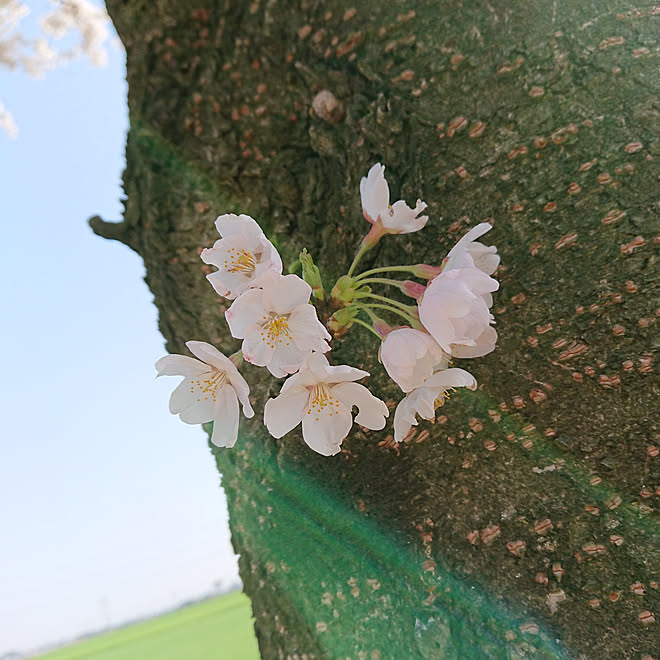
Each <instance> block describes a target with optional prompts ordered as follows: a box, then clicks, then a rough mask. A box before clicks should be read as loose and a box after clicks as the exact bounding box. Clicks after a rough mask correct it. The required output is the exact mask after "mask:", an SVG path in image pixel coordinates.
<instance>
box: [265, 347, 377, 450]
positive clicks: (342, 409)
mask: <svg viewBox="0 0 660 660" xmlns="http://www.w3.org/2000/svg"><path fill="white" fill-rule="evenodd" d="M368 375H369V374H368V373H367V372H366V371H362V370H361V369H354V368H353V367H349V366H347V365H341V366H335V367H331V366H330V365H329V363H328V360H327V359H326V358H325V356H324V355H322V354H321V353H312V354H311V355H310V356H309V358H308V359H307V360H306V361H305V364H304V365H303V366H302V367H301V369H300V372H299V373H297V374H295V375H294V376H291V377H290V378H289V379H287V381H286V382H285V383H284V385H283V387H282V390H281V391H280V394H279V396H277V397H276V398H275V399H269V400H268V401H267V403H266V407H265V409H264V422H265V424H266V427H267V428H268V431H269V433H270V434H271V435H272V436H274V437H275V438H281V437H282V436H283V435H285V434H286V433H288V432H289V431H291V430H292V429H294V428H295V427H296V426H298V424H300V423H301V422H302V434H303V439H304V440H305V442H306V443H307V444H308V445H309V446H310V447H311V448H312V449H313V450H314V451H316V452H318V453H319V454H323V456H332V455H334V454H337V453H339V450H340V447H341V443H342V442H343V440H344V438H345V437H346V436H347V435H348V433H349V431H350V430H351V426H352V425H353V417H352V414H351V410H352V408H353V406H357V408H358V410H359V411H358V414H357V416H356V417H355V421H356V422H357V423H358V424H360V425H362V426H365V427H367V428H369V429H373V430H374V431H378V430H380V429H382V428H383V427H384V426H385V418H386V417H387V416H388V415H389V410H388V409H387V406H386V405H385V403H384V402H383V401H381V400H380V399H378V398H376V397H375V396H374V395H373V394H371V392H369V390H368V389H367V388H366V387H364V385H359V384H358V383H355V382H353V381H356V380H359V379H360V378H364V377H365V376H368Z"/></svg>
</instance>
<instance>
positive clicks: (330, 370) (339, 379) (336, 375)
mask: <svg viewBox="0 0 660 660" xmlns="http://www.w3.org/2000/svg"><path fill="white" fill-rule="evenodd" d="M368 375H369V372H368V371H362V369H356V368H355V367H349V366H348V365H347V364H340V365H338V366H336V367H326V368H325V369H324V370H323V374H322V375H320V374H319V376H320V377H319V382H322V383H345V382H347V381H353V380H360V378H364V377H365V376H368Z"/></svg>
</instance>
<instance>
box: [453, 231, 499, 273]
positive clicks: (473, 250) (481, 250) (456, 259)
mask: <svg viewBox="0 0 660 660" xmlns="http://www.w3.org/2000/svg"><path fill="white" fill-rule="evenodd" d="M492 228H493V226H492V225H491V224H489V223H488V222H482V223H481V224H478V225H477V226H476V227H473V228H472V229H470V231H469V232H468V233H467V234H465V236H463V238H461V240H460V241H458V243H456V245H454V247H453V248H452V249H451V250H450V251H449V254H448V255H447V258H446V259H445V263H444V269H445V270H452V269H455V268H471V267H474V268H478V269H479V270H482V271H483V272H484V273H486V275H492V274H493V273H494V272H495V270H496V269H497V267H498V265H499V263H500V255H499V254H497V248H496V247H495V246H494V245H483V243H479V242H477V238H480V237H481V236H483V235H484V234H485V233H486V232H489V231H490V230H491V229H492Z"/></svg>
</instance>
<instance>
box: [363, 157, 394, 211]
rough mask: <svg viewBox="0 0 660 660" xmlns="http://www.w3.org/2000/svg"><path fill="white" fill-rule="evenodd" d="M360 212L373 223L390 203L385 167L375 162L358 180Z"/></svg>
mask: <svg viewBox="0 0 660 660" xmlns="http://www.w3.org/2000/svg"><path fill="white" fill-rule="evenodd" d="M360 198H361V201H362V212H363V213H364V216H365V217H366V218H367V220H369V222H371V223H375V222H376V221H377V220H378V217H379V216H380V215H381V213H385V212H386V211H387V209H388V207H389V204H390V189H389V186H388V185H387V181H386V179H385V167H384V166H383V165H381V164H380V163H376V164H375V165H373V166H372V167H371V169H370V170H369V173H368V174H367V176H366V177H362V179H361V180H360Z"/></svg>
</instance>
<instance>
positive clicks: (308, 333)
mask: <svg viewBox="0 0 660 660" xmlns="http://www.w3.org/2000/svg"><path fill="white" fill-rule="evenodd" d="M360 196H361V200H362V211H363V214H364V217H365V218H366V220H367V221H368V222H369V223H370V224H371V228H370V230H369V232H368V233H367V234H366V235H365V237H364V238H363V239H362V241H361V243H360V245H359V247H358V250H357V252H356V256H355V259H354V260H353V263H352V264H351V266H350V268H349V270H348V273H347V274H346V275H344V276H343V277H341V278H339V280H338V281H337V282H336V283H335V285H334V286H333V287H332V289H331V291H330V294H329V295H326V289H325V287H324V284H323V279H322V277H321V274H320V271H319V269H318V268H317V266H316V265H315V264H314V262H313V260H312V258H311V256H310V255H309V254H308V253H307V251H306V250H303V251H302V252H301V254H300V262H299V263H300V266H301V268H302V277H299V276H298V275H297V274H295V273H291V274H283V273H282V260H281V258H280V255H279V254H278V252H277V250H276V249H275V247H274V245H273V244H272V243H271V241H270V240H268V238H267V237H266V235H265V234H264V232H263V231H262V229H261V228H260V227H259V225H258V224H257V222H256V221H255V220H253V219H252V218H251V217H250V216H247V215H234V214H226V215H221V216H220V217H219V218H218V219H217V220H216V228H217V230H218V233H219V234H220V239H219V240H217V241H216V242H215V244H214V245H213V247H211V248H206V249H204V250H202V252H201V259H202V261H203V262H204V263H205V264H208V265H210V266H213V267H215V268H216V269H217V270H215V271H213V272H212V273H210V274H208V275H207V279H208V280H209V282H210V284H211V285H212V286H213V288H214V289H215V291H216V292H217V293H218V294H219V295H220V296H222V297H224V298H226V299H227V300H228V301H232V302H231V305H230V307H229V308H228V309H227V311H226V312H225V318H226V320H227V324H228V326H229V331H230V332H231V335H232V336H233V337H235V338H236V339H241V340H242V347H241V350H239V351H238V352H236V353H235V354H233V355H231V356H230V357H226V356H225V355H223V354H222V353H221V352H220V351H219V350H218V349H217V348H215V347H214V346H212V345H210V344H208V343H206V342H200V341H190V342H187V344H186V345H187V347H188V348H189V349H190V351H191V353H192V354H193V355H194V356H195V358H192V357H188V356H183V355H167V356H165V357H163V358H161V359H160V360H158V362H157V363H156V369H157V371H158V375H170V376H171V375H178V376H183V380H182V381H181V383H180V384H179V386H178V387H177V388H176V389H175V390H174V392H173V393H172V396H171V398H170V412H171V413H173V414H178V415H179V416H180V418H181V420H182V421H184V422H186V423H188V424H200V423H205V422H211V421H212V422H213V434H212V437H211V441H212V442H213V443H214V444H215V445H217V446H218V447H233V446H234V444H235V443H236V441H237V438H238V425H239V402H240V404H241V406H242V408H243V414H244V415H245V416H246V417H252V416H253V415H254V411H253V409H252V406H251V404H250V399H249V387H248V384H247V382H246V381H245V379H244V378H243V377H242V376H241V375H240V373H239V372H238V367H239V366H240V365H241V364H242V361H243V360H245V361H247V362H250V363H251V364H253V365H256V366H259V367H265V368H266V369H268V371H269V372H270V373H271V374H272V375H273V376H274V377H275V378H286V380H285V381H284V383H283V385H282V387H281V389H280V392H279V394H278V395H277V396H276V397H274V398H270V399H269V400H268V401H266V402H265V404H264V423H265V425H266V428H267V429H268V431H269V433H270V434H271V435H272V436H273V437H275V438H281V437H283V436H284V435H286V434H287V433H289V432H290V431H292V430H293V429H294V428H296V427H297V426H298V425H301V426H302V436H303V439H304V441H305V442H306V443H307V444H308V445H309V446H310V447H311V448H312V449H314V450H315V451H316V452H318V453H319V454H322V455H324V456H331V455H334V454H337V453H338V452H339V451H340V448H341V444H342V442H343V440H344V439H345V438H346V437H347V435H348V434H349V432H350V430H351V427H352V425H353V423H354V422H355V423H357V424H359V425H360V426H363V427H366V428H367V429H372V430H381V429H383V428H384V427H385V424H386V419H387V417H388V416H389V409H388V407H387V406H386V405H385V403H384V402H383V401H381V400H380V399H378V398H377V397H375V396H374V395H373V394H371V392H370V391H369V390H368V389H367V388H366V387H365V386H364V385H362V384H360V383H357V382H356V381H358V380H361V379H363V378H365V377H367V376H369V373H368V372H366V371H362V370H360V369H356V368H354V367H351V366H349V365H336V366H335V365H331V364H330V362H329V360H328V358H327V355H328V353H329V352H330V350H331V342H332V340H333V338H337V337H340V336H342V335H344V334H346V333H347V332H348V331H349V329H350V328H352V327H353V326H357V327H362V328H364V329H366V330H368V331H369V332H371V333H373V334H375V335H376V336H377V337H378V339H379V341H380V342H381V343H380V351H379V357H380V361H381V363H382V364H383V367H384V368H385V370H386V371H387V373H388V375H389V376H390V378H392V380H393V381H394V382H395V383H396V384H397V385H398V386H399V387H400V388H401V390H402V392H403V393H404V395H405V396H404V398H403V399H402V400H401V401H400V402H399V404H398V406H397V407H396V411H395V413H394V439H395V441H396V442H401V441H402V440H404V438H405V437H406V436H407V435H408V434H409V433H410V431H411V429H412V427H413V426H416V425H417V423H418V422H417V417H418V416H419V417H421V418H423V419H427V420H433V419H434V418H435V413H436V409H437V408H438V407H439V406H441V405H444V403H445V401H446V400H447V399H448V398H449V397H450V394H451V392H452V391H454V390H455V389H456V388H458V387H465V388H468V389H471V390H474V389H476V386H477V383H476V380H475V379H474V377H473V376H472V375H471V374H470V373H468V372H467V371H466V370H464V369H460V368H456V367H453V366H452V364H453V360H454V359H455V358H459V359H464V358H476V357H480V356H483V355H486V354H487V353H490V352H491V351H493V350H494V348H495V344H496V341H497V333H496V331H495V329H494V328H493V326H492V324H493V323H494V318H493V316H492V314H491V312H490V308H491V306H492V303H493V299H492V293H493V292H494V291H496V290H497V288H498V286H499V285H498V282H497V281H496V280H495V279H493V278H492V277H491V275H492V274H493V273H494V272H495V270H496V269H497V267H498V265H499V260H500V258H499V255H498V254H497V250H496V248H495V247H494V246H486V245H483V244H482V243H480V242H478V240H477V239H479V238H481V237H482V236H483V235H484V234H485V233H486V232H488V231H489V230H490V229H491V225H490V224H488V223H481V224H479V225H477V226H476V227H474V228H472V229H471V230H470V231H468V232H467V234H465V235H464V236H463V237H462V238H461V239H460V240H459V241H458V242H457V243H456V245H454V247H453V248H452V249H451V250H450V251H449V254H448V255H447V256H446V258H445V259H444V260H443V262H442V264H440V265H439V266H434V265H429V264H412V265H406V266H396V265H395V266H383V267H379V268H373V269H371V270H366V271H363V272H361V273H358V274H355V271H356V269H357V267H358V264H359V262H360V259H361V258H362V256H363V255H364V254H365V253H366V252H367V251H368V250H370V249H371V248H373V247H374V246H375V245H376V244H377V243H378V241H379V240H380V239H381V238H382V237H383V236H385V235H386V234H407V233H411V232H416V231H419V230H421V229H422V228H423V227H424V226H425V225H426V223H427V222H428V216H426V215H421V214H422V213H423V211H424V210H425V209H426V204H425V203H424V202H422V201H421V200H417V203H416V204H415V206H414V207H412V208H411V207H410V206H408V205H407V204H406V202H405V201H403V200H399V201H397V202H395V203H394V204H390V194H389V187H388V184H387V181H386V179H385V168H384V167H383V166H382V165H381V164H379V163H377V164H376V165H374V166H373V167H372V168H371V169H370V170H369V173H368V175H367V176H366V177H364V178H363V179H362V180H361V182H360ZM391 273H395V274H399V273H407V274H408V275H409V277H412V278H414V279H403V280H401V279H393V278H391V277H386V276H385V274H391ZM415 280H421V282H420V281H415ZM376 285H383V286H385V287H388V288H387V289H386V291H387V290H392V289H394V290H398V292H399V293H400V294H403V295H399V297H389V296H387V295H381V294H376V293H374V292H373V288H374V286H376ZM403 296H406V297H408V298H412V299H413V301H414V302H413V303H412V304H406V303H404V302H402V301H401V299H400V298H401V297H403ZM383 316H387V317H389V320H386V319H385V318H383ZM321 319H323V321H324V322H322V321H321ZM354 407H355V408H357V410H358V412H357V415H356V416H355V419H353V412H352V411H353V408H354Z"/></svg>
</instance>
